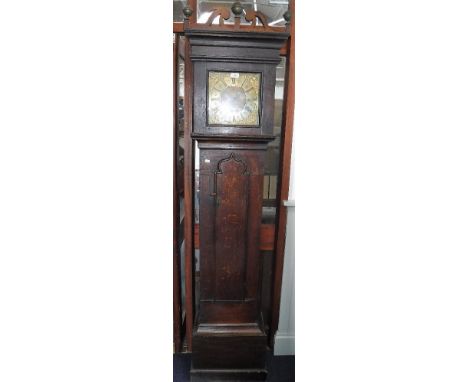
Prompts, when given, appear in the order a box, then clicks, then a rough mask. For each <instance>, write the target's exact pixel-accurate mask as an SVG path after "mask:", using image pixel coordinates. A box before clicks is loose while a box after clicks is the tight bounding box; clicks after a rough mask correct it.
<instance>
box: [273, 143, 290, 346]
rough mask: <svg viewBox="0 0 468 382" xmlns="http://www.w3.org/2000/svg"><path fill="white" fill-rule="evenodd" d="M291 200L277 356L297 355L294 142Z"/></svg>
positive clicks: (287, 225)
mask: <svg viewBox="0 0 468 382" xmlns="http://www.w3.org/2000/svg"><path fill="white" fill-rule="evenodd" d="M289 183H290V185H289V200H287V201H285V202H284V205H285V206H286V208H287V209H288V217H287V224H286V244H285V251H284V267H283V283H282V288H281V304H280V316H279V324H278V331H277V332H276V335H275V347H274V354H275V355H293V354H295V351H294V348H295V344H294V341H295V325H294V321H295V317H294V311H295V297H294V294H295V293H294V283H295V278H294V257H295V255H294V214H295V200H294V192H295V190H294V140H293V147H292V157H291V175H290V180H289Z"/></svg>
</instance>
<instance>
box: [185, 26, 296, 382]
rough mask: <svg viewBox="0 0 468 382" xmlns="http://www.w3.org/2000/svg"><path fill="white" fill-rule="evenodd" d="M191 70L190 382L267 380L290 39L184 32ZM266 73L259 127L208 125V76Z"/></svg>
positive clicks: (270, 35)
mask: <svg viewBox="0 0 468 382" xmlns="http://www.w3.org/2000/svg"><path fill="white" fill-rule="evenodd" d="M185 34H186V38H188V40H189V43H190V46H191V52H190V59H191V60H192V63H193V130H192V138H193V139H195V140H197V141H198V147H199V149H200V193H199V198H200V289H199V291H200V293H199V303H198V306H197V307H196V316H195V323H194V330H193V343H192V369H191V378H192V381H206V380H218V381H219V380H262V379H265V377H266V367H265V352H266V349H267V336H266V333H265V329H264V322H263V318H262V314H261V301H260V296H261V294H260V291H261V288H260V283H261V279H260V275H261V263H260V242H259V238H260V224H261V216H262V197H263V175H264V167H265V163H264V162H265V153H266V148H267V144H268V142H269V141H271V140H272V139H274V136H273V135H272V133H273V123H274V121H273V116H274V93H275V78H276V65H277V64H278V63H279V62H280V54H279V50H280V48H281V46H282V45H284V42H285V40H286V39H287V38H288V33H279V32H243V31H225V30H224V31H213V30H186V32H185ZM209 71H217V72H223V71H225V72H242V73H260V74H261V76H260V77H261V84H260V98H259V124H258V125H257V126H248V127H247V126H236V125H232V124H231V125H218V126H211V125H209V124H208V116H207V113H208V112H209V111H208V107H207V105H208V76H209V75H208V73H209Z"/></svg>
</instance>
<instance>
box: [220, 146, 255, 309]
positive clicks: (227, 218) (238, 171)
mask: <svg viewBox="0 0 468 382" xmlns="http://www.w3.org/2000/svg"><path fill="white" fill-rule="evenodd" d="M214 185H215V190H214V195H213V197H214V198H215V199H216V202H215V206H216V212H215V216H216V217H215V228H216V234H215V236H216V239H215V241H216V244H215V253H216V260H215V264H216V269H215V299H216V300H243V299H244V295H245V289H244V284H245V271H246V264H247V259H246V255H247V253H246V252H247V251H246V249H247V248H246V242H247V237H248V232H247V226H246V224H245V222H246V221H247V208H248V195H249V174H248V172H247V165H246V164H245V163H244V162H242V160H241V159H237V158H236V157H235V156H234V154H231V155H230V156H229V157H228V158H225V159H222V160H221V161H220V162H218V171H217V172H215V173H214Z"/></svg>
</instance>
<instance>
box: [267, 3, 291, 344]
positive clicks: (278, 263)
mask: <svg viewBox="0 0 468 382" xmlns="http://www.w3.org/2000/svg"><path fill="white" fill-rule="evenodd" d="M289 8H290V12H291V17H292V20H291V23H290V33H291V36H290V39H289V55H288V59H287V62H286V76H285V77H286V78H285V86H286V88H285V89H286V91H285V100H284V110H283V126H284V128H283V130H282V132H281V142H282V145H281V158H280V172H279V177H280V179H279V192H278V207H277V208H278V212H277V218H276V219H277V220H276V224H277V235H276V243H275V263H274V276H273V277H274V282H273V299H272V310H271V312H272V316H271V328H270V346H271V347H273V346H274V336H275V333H276V330H277V329H278V322H279V309H280V302H281V301H280V300H281V285H282V277H283V263H284V249H285V243H286V223H287V213H288V211H287V208H286V207H285V206H284V205H283V200H287V199H288V195H289V175H290V168H291V149H292V137H293V123H294V62H295V47H294V44H295V25H294V24H295V17H294V16H295V1H294V0H291V2H290V5H289Z"/></svg>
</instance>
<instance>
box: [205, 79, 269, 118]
mask: <svg viewBox="0 0 468 382" xmlns="http://www.w3.org/2000/svg"><path fill="white" fill-rule="evenodd" d="M260 82H261V78H260V73H240V72H239V73H238V72H209V75H208V124H209V125H237V126H258V125H259V123H260V121H259V104H260Z"/></svg>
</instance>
